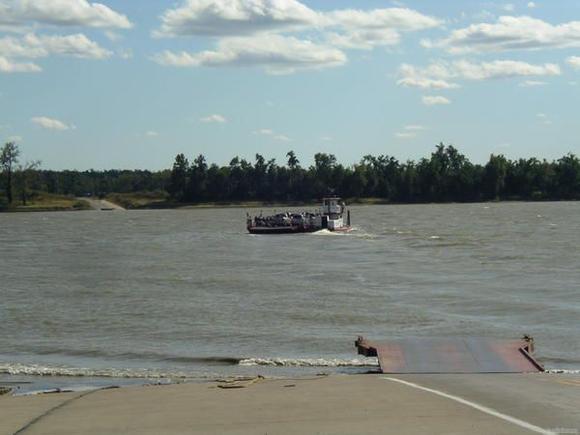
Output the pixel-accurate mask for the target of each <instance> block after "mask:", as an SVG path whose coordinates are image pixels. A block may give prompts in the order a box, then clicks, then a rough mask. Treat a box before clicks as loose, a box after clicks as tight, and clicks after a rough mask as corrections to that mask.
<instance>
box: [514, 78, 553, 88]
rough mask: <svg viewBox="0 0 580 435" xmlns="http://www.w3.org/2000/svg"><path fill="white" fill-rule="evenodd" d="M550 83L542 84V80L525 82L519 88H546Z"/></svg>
mask: <svg viewBox="0 0 580 435" xmlns="http://www.w3.org/2000/svg"><path fill="white" fill-rule="evenodd" d="M547 84H548V82H542V81H540V80H525V81H523V82H521V83H520V84H519V85H518V86H519V87H520V88H533V87H538V86H545V85H547Z"/></svg>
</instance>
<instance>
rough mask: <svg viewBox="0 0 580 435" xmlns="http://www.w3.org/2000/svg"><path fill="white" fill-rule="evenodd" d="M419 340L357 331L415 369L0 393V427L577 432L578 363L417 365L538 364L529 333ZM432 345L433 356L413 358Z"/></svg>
mask: <svg viewBox="0 0 580 435" xmlns="http://www.w3.org/2000/svg"><path fill="white" fill-rule="evenodd" d="M421 342H422V340H419V341H416V340H414V339H413V340H410V341H405V340H402V341H401V340H395V341H393V340H390V341H386V342H385V341H383V342H380V344H379V343H375V342H369V341H367V340H364V339H360V340H357V347H358V349H359V351H360V352H361V353H363V352H368V353H369V354H372V352H373V350H374V351H376V353H377V355H378V357H379V360H380V361H381V367H382V370H383V371H388V370H395V369H396V370H398V371H401V372H402V371H405V370H406V371H407V372H408V371H417V372H419V371H422V372H421V373H412V374H411V373H397V374H392V373H391V374H384V373H380V374H377V373H375V374H361V375H333V376H315V377H310V378H299V379H264V378H262V377H256V378H253V379H247V380H242V381H237V382H233V383H232V382H223V381H222V382H207V383H192V384H183V385H163V386H144V387H127V388H118V389H106V390H94V391H89V392H77V393H60V394H46V395H37V396H30V397H8V396H2V397H0V435H4V434H6V435H17V434H28V435H34V434H59V435H68V434H70V435H72V434H75V435H76V434H238V435H250V434H270V435H273V434H298V433H299V434H341V435H346V434H349V435H351V434H397V435H399V434H475V435H477V434H486V435H487V434H534V433H536V434H579V433H580V375H574V374H548V373H489V372H488V373H485V374H483V373H459V374H458V373H454V374H451V373H436V374H434V373H431V374H427V373H425V372H426V371H433V370H434V367H438V368H440V369H441V368H443V369H444V368H445V367H447V364H448V363H449V362H450V361H451V362H452V363H453V364H455V365H454V366H453V367H454V371H456V372H457V371H459V368H461V369H462V370H464V371H468V370H479V369H481V368H482V367H483V368H486V370H489V371H496V369H497V371H499V370H500V369H501V370H507V369H510V370H511V371H517V370H520V369H523V371H528V369H530V370H531V371H536V372H538V371H541V366H536V364H535V363H534V362H531V361H530V360H529V359H528V357H527V356H526V355H525V354H524V353H522V351H523V352H525V353H528V352H530V351H531V350H532V349H531V348H530V344H531V343H530V342H529V341H526V340H524V341H518V340H515V341H508V342H504V341H495V340H491V341H485V340H484V341H479V340H475V341H470V340H468V341H467V342H465V341H461V340H460V341H457V340H455V339H442V340H434V341H433V340H432V341H425V342H422V343H421ZM421 344H422V345H424V346H422V345H421ZM496 345H497V346H496ZM425 352H427V353H425ZM518 353H519V354H518ZM446 354H447V355H446ZM429 355H433V356H435V361H436V362H435V366H432V367H429V364H428V363H427V362H425V361H423V362H421V359H423V360H425V359H427V360H429V358H430V357H429ZM485 355H487V357H486V358H482V357H483V356H485ZM520 356H521V357H522V358H523V359H522V360H520ZM474 359H475V360H477V361H476V363H474V362H473V360H474ZM526 360H527V361H528V365H525V364H526V362H525V361H526ZM522 361H523V362H522ZM478 364H480V365H478ZM481 364H483V365H481ZM519 364H524V365H523V366H519ZM492 369H493V370H492ZM524 369H525V370H524ZM441 371H443V370H441Z"/></svg>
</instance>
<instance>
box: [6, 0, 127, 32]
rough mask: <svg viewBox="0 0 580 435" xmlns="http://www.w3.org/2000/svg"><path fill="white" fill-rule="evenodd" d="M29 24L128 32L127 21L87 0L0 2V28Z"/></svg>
mask: <svg viewBox="0 0 580 435" xmlns="http://www.w3.org/2000/svg"><path fill="white" fill-rule="evenodd" d="M30 23H37V24H48V25H53V26H85V27H97V28H119V29H128V28H131V27H132V24H131V22H130V21H129V19H128V18H127V17H126V16H125V15H122V14H120V13H118V12H115V11H114V10H112V9H111V8H109V7H108V6H105V5H103V4H101V3H89V2H88V1H86V0H4V1H2V2H0V25H5V26H22V25H26V24H30Z"/></svg>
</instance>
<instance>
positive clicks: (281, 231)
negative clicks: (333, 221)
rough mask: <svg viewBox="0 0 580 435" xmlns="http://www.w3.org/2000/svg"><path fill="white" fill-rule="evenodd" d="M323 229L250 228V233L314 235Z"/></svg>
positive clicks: (345, 229) (294, 227) (339, 229)
mask: <svg viewBox="0 0 580 435" xmlns="http://www.w3.org/2000/svg"><path fill="white" fill-rule="evenodd" d="M320 230H321V228H312V227H298V226H283V227H248V232H249V233H250V234H299V233H314V232H316V231H320ZM350 230H352V228H351V227H341V228H337V229H335V230H330V229H329V231H333V232H349V231H350Z"/></svg>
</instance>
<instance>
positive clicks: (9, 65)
mask: <svg viewBox="0 0 580 435" xmlns="http://www.w3.org/2000/svg"><path fill="white" fill-rule="evenodd" d="M40 71H42V68H40V67H39V66H38V65H36V64H34V63H30V62H26V63H18V62H13V61H11V60H10V59H7V58H5V57H3V56H0V72H2V73H26V72H28V73H29V72H40Z"/></svg>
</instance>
